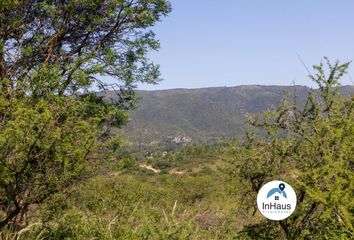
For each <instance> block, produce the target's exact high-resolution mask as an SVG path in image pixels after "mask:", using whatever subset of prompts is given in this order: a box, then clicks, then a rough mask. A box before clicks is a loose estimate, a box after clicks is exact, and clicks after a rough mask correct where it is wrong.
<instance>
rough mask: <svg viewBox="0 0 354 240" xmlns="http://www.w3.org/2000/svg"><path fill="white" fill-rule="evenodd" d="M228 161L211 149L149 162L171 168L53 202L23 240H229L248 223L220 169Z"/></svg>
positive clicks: (98, 180)
mask: <svg viewBox="0 0 354 240" xmlns="http://www.w3.org/2000/svg"><path fill="white" fill-rule="evenodd" d="M225 157H227V154H225V153H221V152H218V153H217V151H215V150H214V149H211V148H209V149H208V148H201V149H197V148H196V149H192V150H191V149H189V150H188V149H187V150H185V151H182V152H180V153H177V154H173V155H170V156H166V157H159V158H158V159H149V160H148V161H147V162H146V163H147V164H152V165H154V167H158V166H159V164H161V162H163V161H165V162H170V163H171V165H170V166H168V167H165V169H164V171H162V172H161V173H158V174H153V173H152V172H151V171H147V170H144V169H141V168H139V167H137V166H134V167H133V168H131V169H129V170H127V169H125V170H119V171H114V172H111V174H109V175H104V176H97V177H95V178H92V179H90V180H89V181H88V182H86V183H83V184H80V185H77V186H74V187H72V188H71V189H69V190H68V192H67V193H65V194H58V195H56V196H55V197H53V198H52V199H50V200H49V201H48V202H47V204H46V205H45V206H44V207H43V208H41V210H40V212H39V214H40V215H39V216H42V218H43V216H44V217H45V218H44V219H43V220H42V221H43V222H44V225H42V226H41V227H33V229H31V231H29V232H27V233H24V234H23V235H22V237H23V239H35V238H36V237H39V238H41V237H42V238H50V239H63V238H67V239H94V238H97V239H118V238H119V239H231V238H233V237H236V236H237V233H238V232H239V231H240V230H241V229H242V227H243V225H244V224H246V223H247V221H248V220H247V213H244V212H239V211H238V205H239V202H240V201H239V199H238V197H239V196H238V195H237V192H236V190H235V189H237V184H236V183H231V182H229V181H227V180H226V179H225V178H224V177H223V175H222V172H221V170H220V169H219V167H218V166H219V164H220V163H221V162H222V159H223V158H225ZM160 166H161V165H160ZM171 169H179V170H187V171H185V172H184V174H182V175H175V174H170V173H168V172H169V171H170V170H171ZM36 221H39V220H37V217H32V218H31V222H32V223H33V222H36Z"/></svg>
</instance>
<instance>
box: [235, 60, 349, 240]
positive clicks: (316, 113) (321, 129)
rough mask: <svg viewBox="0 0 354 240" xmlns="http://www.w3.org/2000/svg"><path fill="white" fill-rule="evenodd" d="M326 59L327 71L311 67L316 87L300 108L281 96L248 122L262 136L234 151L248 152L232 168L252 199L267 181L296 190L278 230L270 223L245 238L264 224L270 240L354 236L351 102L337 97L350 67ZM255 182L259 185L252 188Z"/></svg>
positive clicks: (250, 228)
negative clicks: (292, 207)
mask: <svg viewBox="0 0 354 240" xmlns="http://www.w3.org/2000/svg"><path fill="white" fill-rule="evenodd" d="M325 60H326V63H327V68H325V67H324V65H323V64H322V63H321V64H320V65H318V66H314V69H315V71H316V73H315V74H313V75H311V76H310V78H311V79H312V80H313V81H315V82H316V83H317V84H318V86H319V88H318V89H317V90H313V91H311V92H310V94H309V95H308V97H307V101H306V102H305V103H304V104H303V106H302V107H301V104H300V103H296V102H293V103H292V102H291V101H289V100H288V98H287V97H285V98H284V100H283V101H282V103H281V104H280V106H279V107H278V108H277V109H272V110H269V111H268V112H266V113H265V115H264V116H263V118H262V119H255V118H251V119H250V122H251V123H252V124H253V125H254V126H257V127H259V128H260V129H262V134H259V135H258V136H257V138H251V140H252V141H249V140H248V141H245V146H246V147H245V148H244V149H243V148H239V149H238V151H237V153H238V154H242V153H245V152H246V153H252V154H248V158H247V159H246V160H241V161H239V162H238V166H237V167H236V169H237V173H238V174H239V175H240V176H241V181H242V182H243V183H244V186H248V187H246V188H245V191H249V192H252V193H253V194H254V195H255V194H256V193H257V192H258V190H259V188H260V187H261V186H262V185H263V184H264V183H265V182H267V181H269V180H274V179H283V180H284V181H286V182H289V183H291V185H293V187H295V189H296V190H297V198H298V206H297V209H296V211H295V212H294V213H293V215H292V216H291V217H289V218H288V219H285V220H282V221H279V223H278V225H277V226H275V225H274V224H273V223H271V222H270V221H264V222H262V223H258V224H256V225H254V227H252V226H248V228H246V229H245V232H244V233H246V234H247V235H249V234H251V235H252V236H253V237H256V236H255V233H256V232H255V230H256V229H258V228H260V226H265V225H267V226H268V225H269V226H270V225H272V226H273V227H272V228H271V229H273V231H272V232H270V233H269V234H270V235H271V234H274V232H277V234H278V236H283V237H284V238H286V239H304V238H309V239H310V238H311V239H319V238H321V239H322V238H331V239H351V238H352V237H353V235H354V234H353V233H354V228H353V222H354V215H353V211H354V204H353V201H352V199H353V197H354V196H353V193H354V181H353V179H354V171H353V170H354V169H353V166H354V165H353V159H352V156H353V155H354V152H353V140H354V139H353V136H354V134H353V129H354V128H353V127H354V125H353V124H354V114H353V106H354V105H353V103H354V101H353V100H354V98H353V97H351V98H347V99H344V98H343V97H342V96H341V95H340V94H339V87H340V84H339V80H340V78H341V77H342V76H343V75H344V74H345V73H346V69H347V68H348V66H349V63H345V64H340V63H339V62H336V63H335V64H331V63H330V61H328V59H327V58H325ZM235 162H237V161H235ZM254 166H258V167H254ZM256 180H257V181H258V182H259V183H261V184H257V185H254V184H253V182H255V181H256ZM261 228H262V227H261ZM263 228H264V227H263ZM260 234H264V232H263V233H260ZM262 236H263V235H262ZM263 237H264V236H263Z"/></svg>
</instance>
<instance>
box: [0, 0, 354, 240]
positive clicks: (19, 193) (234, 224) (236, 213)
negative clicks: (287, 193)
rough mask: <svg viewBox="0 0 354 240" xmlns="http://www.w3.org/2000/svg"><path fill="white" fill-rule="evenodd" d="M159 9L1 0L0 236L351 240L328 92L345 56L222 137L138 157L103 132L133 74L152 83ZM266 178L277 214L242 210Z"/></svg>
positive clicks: (332, 95) (349, 108)
mask: <svg viewBox="0 0 354 240" xmlns="http://www.w3.org/2000/svg"><path fill="white" fill-rule="evenodd" d="M169 10H170V6H169V4H168V2H167V1H164V0H139V1H138V0H137V1H133V0H132V1H124V0H109V1H106V0H102V1H91V0H72V1H55V0H53V1H35V0H33V1H21V0H19V1H1V3H0V80H1V82H0V176H1V178H0V239H275V238H277V239H353V237H354V202H353V199H354V162H353V156H354V147H353V142H354V133H353V131H354V113H353V107H354V98H353V97H352V96H345V97H343V96H342V95H341V94H340V91H339V90H340V84H339V81H340V79H341V78H342V77H343V75H344V74H345V73H346V70H347V68H348V66H349V63H345V64H340V63H339V62H335V63H334V64H332V63H331V62H330V61H328V60H327V59H325V64H322V63H321V64H320V65H318V66H314V74H312V75H310V78H311V79H312V80H313V81H314V82H316V83H317V85H318V89H317V90H311V91H310V90H309V89H307V91H308V93H307V94H306V97H303V96H302V97H301V99H299V97H296V96H295V97H293V98H292V97H288V96H287V95H285V96H284V97H283V100H282V101H281V103H280V104H279V106H278V107H272V108H269V109H268V110H267V111H266V112H265V113H264V114H263V115H261V116H257V115H254V114H253V115H249V116H247V118H246V119H247V122H248V124H247V125H246V124H244V125H243V131H244V132H245V134H244V135H242V136H238V137H236V136H235V138H234V139H233V140H228V141H225V142H219V143H218V144H213V145H202V146H193V145H188V144H187V145H186V146H184V147H183V148H181V149H179V150H177V151H170V152H165V151H153V152H149V154H146V153H145V152H144V153H141V152H137V151H136V149H135V151H129V149H130V148H128V146H127V145H128V144H127V143H126V142H125V141H124V140H122V139H121V137H120V136H119V135H112V131H111V130H112V129H113V128H116V127H120V126H121V125H122V124H123V123H124V122H126V121H127V114H126V113H127V110H128V109H130V108H132V107H133V106H134V103H135V102H136V97H135V93H134V87H135V83H136V82H138V81H142V82H148V83H154V82H156V81H157V80H158V77H159V75H158V67H157V66H155V65H154V64H152V63H150V62H149V60H148V59H147V58H146V54H147V52H148V51H149V50H155V49H157V48H158V42H157V41H156V40H155V38H154V34H153V33H152V32H151V31H149V30H148V28H149V27H150V26H153V25H154V24H155V23H156V22H157V21H159V20H160V18H161V17H162V16H164V15H166V14H167V13H168V12H169ZM99 75H101V76H110V77H113V78H115V79H116V84H114V85H107V84H105V83H104V82H102V78H99V77H98V76H99ZM95 87H96V88H95ZM111 88H116V89H115V94H116V95H115V96H114V97H112V95H106V94H102V92H100V93H99V94H98V93H97V92H90V91H89V90H90V89H91V90H92V89H95V90H98V89H100V90H102V91H103V93H104V92H105V91H106V90H109V89H111ZM221 94H223V93H221ZM212 95H213V94H212ZM229 96H232V93H230V95H229ZM209 97H212V98H213V97H214V98H215V99H214V100H216V99H217V97H218V96H217V95H215V94H214V96H209ZM255 101H256V102H257V101H259V100H257V99H256V100H255ZM229 103H230V104H232V101H230V102H229ZM196 105H197V106H200V107H201V108H200V109H202V110H203V109H212V110H213V111H211V113H212V114H211V115H213V114H214V115H215V116H216V115H218V114H220V113H222V112H223V111H224V109H222V108H221V109H219V108H218V107H215V108H210V107H209V108H202V106H203V107H205V105H204V103H203V101H201V99H199V100H198V101H196ZM215 106H216V105H215ZM240 107H241V105H239V106H238V108H240ZM254 107H257V106H254ZM187 110H188V111H190V112H193V110H192V109H189V108H188V109H187ZM177 112H178V111H177ZM251 112H252V111H251ZM209 113H210V112H209ZM191 114H192V115H193V114H195V113H191ZM206 114H207V113H206ZM228 114H229V113H226V114H225V116H226V117H225V119H227V118H228V116H231V115H228ZM203 116H204V115H201V116H198V117H201V118H203ZM215 116H214V118H213V120H214V121H217V120H218V119H217V118H216V117H215ZM240 119H241V117H240V115H239V114H237V117H235V119H232V120H230V122H229V123H230V124H231V125H232V123H234V122H233V120H235V121H236V122H237V121H239V120H240ZM194 120H195V121H198V118H197V117H195V118H194ZM203 123H206V122H203ZM200 125H202V126H201V127H203V128H208V126H209V125H204V126H203V124H200ZM216 130H218V129H216ZM274 179H279V180H284V181H286V182H288V183H290V184H291V185H292V186H293V187H294V189H295V191H296V193H297V197H298V206H297V209H296V211H295V212H294V213H293V214H292V215H291V216H290V217H289V218H287V219H285V220H282V221H270V220H266V219H265V218H264V217H262V216H261V215H260V213H259V212H258V211H257V208H256V201H255V199H256V194H257V192H258V191H259V189H260V187H261V186H262V185H263V184H265V183H266V182H267V181H269V180H274Z"/></svg>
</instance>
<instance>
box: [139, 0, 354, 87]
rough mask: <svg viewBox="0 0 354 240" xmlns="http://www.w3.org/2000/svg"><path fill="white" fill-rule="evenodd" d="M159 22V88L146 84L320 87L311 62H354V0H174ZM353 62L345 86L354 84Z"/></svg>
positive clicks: (156, 59) (156, 57)
mask: <svg viewBox="0 0 354 240" xmlns="http://www.w3.org/2000/svg"><path fill="white" fill-rule="evenodd" d="M171 3H172V8H173V11H172V12H171V14H170V15H169V16H168V17H167V18H165V19H164V20H163V21H162V22H161V23H158V24H157V25H156V27H154V29H153V30H154V31H155V32H156V34H157V37H158V38H159V39H160V41H161V49H160V50H159V51H158V52H154V53H152V54H151V58H152V59H153V60H154V62H155V63H158V64H160V66H161V73H162V78H163V81H162V82H160V83H159V85H155V86H148V85H142V84H141V85H139V89H170V88H199V87H211V86H236V85H244V84H262V85H292V84H293V82H295V83H296V84H300V85H308V86H314V85H313V84H312V82H311V81H310V80H309V79H308V78H307V72H306V70H305V68H304V66H303V65H302V63H301V61H300V60H299V58H298V55H300V56H301V58H302V59H303V61H304V62H305V63H306V65H308V66H312V65H313V64H317V63H319V62H320V60H321V58H322V57H323V56H327V57H329V58H330V59H333V60H335V59H339V60H341V61H351V60H354V27H353V26H354V1H353V0H341V1H334V0H296V1H290V0H288V1H285V0H267V1H266V0H242V1H241V0H218V1H215V0H214V1H212V0H172V1H171ZM353 64H354V63H353ZM353 67H354V66H352V67H351V68H350V70H349V75H347V76H345V78H344V80H343V82H342V83H343V84H354V82H353V81H354V80H353V74H352V72H353V71H352V69H353Z"/></svg>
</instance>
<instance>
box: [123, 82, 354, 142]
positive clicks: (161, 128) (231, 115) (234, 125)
mask: <svg viewBox="0 0 354 240" xmlns="http://www.w3.org/2000/svg"><path fill="white" fill-rule="evenodd" d="M294 91H296V95H297V96H298V102H299V103H300V104H301V102H303V101H304V100H305V98H306V96H307V93H308V92H309V91H310V88H308V87H305V86H259V85H249V86H237V87H213V88H200V89H171V90H157V91H138V92H137V94H138V96H140V97H141V100H140V102H139V105H138V107H137V109H136V110H135V111H132V112H131V113H130V115H129V117H130V122H129V123H128V124H127V125H126V126H125V127H123V129H122V130H123V132H124V134H125V135H126V137H127V138H128V139H130V140H132V141H134V142H135V143H140V144H141V145H143V146H156V145H173V144H175V145H179V144H185V143H188V142H192V143H202V142H203V143H207V142H209V143H211V142H215V141H218V140H220V139H223V138H225V139H227V138H230V137H233V136H235V135H238V134H240V133H241V132H242V130H241V128H242V125H243V123H244V119H243V117H244V114H245V113H262V112H263V111H264V110H266V109H268V108H269V107H271V106H277V105H278V104H279V102H280V100H281V98H282V97H283V96H284V93H285V92H287V93H288V94H289V95H290V96H292V95H294ZM341 91H342V92H343V93H344V94H345V95H348V94H349V93H354V87H353V86H345V87H342V89H341Z"/></svg>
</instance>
